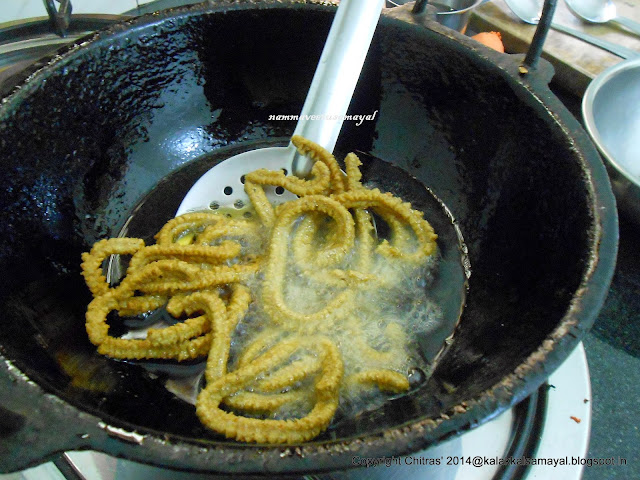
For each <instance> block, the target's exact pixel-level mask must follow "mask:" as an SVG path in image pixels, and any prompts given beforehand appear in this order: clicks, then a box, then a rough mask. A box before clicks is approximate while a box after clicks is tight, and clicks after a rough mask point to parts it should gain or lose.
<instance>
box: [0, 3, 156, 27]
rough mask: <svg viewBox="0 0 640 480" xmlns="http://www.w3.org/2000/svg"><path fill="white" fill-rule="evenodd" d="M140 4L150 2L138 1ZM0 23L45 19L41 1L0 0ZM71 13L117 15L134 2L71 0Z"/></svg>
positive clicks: (45, 12) (44, 9) (130, 6)
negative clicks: (37, 18) (26, 19)
mask: <svg viewBox="0 0 640 480" xmlns="http://www.w3.org/2000/svg"><path fill="white" fill-rule="evenodd" d="M138 1H139V3H140V4H143V3H148V2H149V1H152V0H146V1H145V0H138ZM0 2H1V3H2V6H1V7H0V23H4V22H9V21H13V20H20V19H23V18H31V17H45V16H46V15H47V10H46V8H45V6H44V2H43V1H42V0H0ZM71 5H72V6H73V13H110V14H118V13H122V12H125V11H127V10H131V9H133V8H136V6H137V4H136V0H71Z"/></svg>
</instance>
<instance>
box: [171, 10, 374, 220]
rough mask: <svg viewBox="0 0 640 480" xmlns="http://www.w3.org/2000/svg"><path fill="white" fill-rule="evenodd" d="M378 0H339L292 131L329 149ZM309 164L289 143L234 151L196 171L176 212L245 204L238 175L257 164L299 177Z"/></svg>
mask: <svg viewBox="0 0 640 480" xmlns="http://www.w3.org/2000/svg"><path fill="white" fill-rule="evenodd" d="M384 3H385V0H366V1H363V0H342V1H341V2H340V4H339V6H338V10H337V12H336V15H335V18H334V20H333V23H332V24H331V29H330V31H329V36H328V37H327V41H326V43H325V46H324V49H323V51H322V55H321V56H320V62H319V63H318V66H317V68H316V72H315V75H314V77H313V80H312V82H311V87H310V88H309V93H308V94H307V98H306V100H305V103H304V106H303V107H302V112H301V113H300V115H299V117H298V123H297V126H296V128H295V131H294V135H301V136H303V137H305V138H307V139H309V140H311V141H313V142H315V143H317V144H319V145H321V146H323V147H324V148H326V149H327V150H328V151H330V152H332V151H333V148H334V147H335V144H336V141H337V139H338V135H339V134H340V129H341V128H342V123H343V120H344V116H345V115H346V113H347V109H348V108H349V103H350V102H351V97H352V96H353V92H354V90H355V88H356V83H357V82H358V78H359V77H360V72H361V70H362V66H363V64H364V60H365V57H366V56H367V52H368V51H369V46H370V45H371V41H372V38H373V33H374V31H375V29H376V26H377V24H378V20H379V18H380V14H381V12H382V7H383V6H384ZM312 165H313V163H312V161H310V160H308V159H307V158H306V157H302V156H300V155H298V154H297V153H296V148H295V147H294V146H293V145H292V144H291V143H290V144H289V145H288V146H287V147H270V148H260V149H257V150H252V151H248V152H244V153H241V154H239V155H234V156H233V157H230V158H228V159H226V160H224V161H223V162H221V163H219V164H218V165H216V166H215V167H213V168H212V169H211V170H209V171H208V172H207V173H205V174H204V175H203V176H202V177H200V179H199V180H198V181H197V182H196V183H195V184H194V185H193V187H191V189H190V190H189V192H188V193H187V195H186V196H185V197H184V199H183V201H182V203H181V204H180V207H179V208H178V211H177V213H176V215H181V214H183V213H187V212H192V211H199V210H206V209H207V208H209V205H211V204H212V203H215V204H217V205H219V206H231V205H234V204H237V202H242V203H243V204H247V203H248V202H249V198H248V197H247V195H246V194H245V192H244V185H243V183H242V180H243V178H242V177H243V176H244V175H245V174H247V173H249V172H252V171H254V170H257V169H259V168H266V169H269V170H281V169H285V170H286V172H287V173H288V174H293V175H297V176H300V177H304V176H305V175H306V174H308V173H309V171H310V170H311V167H312ZM265 192H266V194H267V197H268V198H269V200H271V201H272V203H282V202H284V201H287V200H292V199H294V198H297V197H296V196H295V195H293V194H292V193H289V192H287V191H285V192H284V193H281V192H278V194H276V193H275V189H274V188H265Z"/></svg>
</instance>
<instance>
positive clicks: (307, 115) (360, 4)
mask: <svg viewBox="0 0 640 480" xmlns="http://www.w3.org/2000/svg"><path fill="white" fill-rule="evenodd" d="M384 4H385V0H366V1H365V0H342V1H341V2H340V5H339V7H338V11H337V12H336V16H335V18H334V20H333V23H332V24H331V30H330V31H329V36H328V37H327V41H326V43H325V46H324V49H323V51H322V55H321V57H320V62H319V63H318V66H317V68H316V72H315V75H314V77H313V80H312V82H311V87H310V88H309V93H308V94H307V99H306V101H305V103H304V106H303V107H302V112H301V113H300V116H299V117H298V124H297V126H296V129H295V131H294V135H301V136H303V137H305V138H308V139H309V140H312V141H314V142H315V143H318V144H319V145H321V146H323V147H324V148H326V149H327V150H328V151H330V152H331V151H333V148H334V147H335V145H336V141H337V140H338V135H339V134H340V130H341V128H342V124H343V122H344V117H345V115H346V113H347V110H348V109H349V104H350V103H351V97H352V96H353V92H354V91H355V89H356V84H357V83H358V78H360V72H361V70H362V66H363V64H364V60H365V58H366V56H367V52H368V51H369V46H370V45H371V40H372V38H373V33H374V32H375V29H376V26H377V25H378V19H379V18H380V14H381V13H382V7H383V6H384ZM293 150H295V149H293ZM312 165H313V164H312V162H310V161H309V160H308V159H306V157H303V156H301V155H297V154H295V157H294V159H293V164H292V170H293V174H294V175H297V176H299V177H305V176H306V175H307V174H308V173H309V171H310V170H311V167H312Z"/></svg>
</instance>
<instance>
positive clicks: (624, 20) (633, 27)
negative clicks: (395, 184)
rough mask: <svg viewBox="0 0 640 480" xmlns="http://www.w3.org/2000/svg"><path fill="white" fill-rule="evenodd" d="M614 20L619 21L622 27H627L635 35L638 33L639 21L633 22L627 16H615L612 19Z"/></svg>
mask: <svg viewBox="0 0 640 480" xmlns="http://www.w3.org/2000/svg"><path fill="white" fill-rule="evenodd" d="M613 21H614V22H616V23H619V24H620V25H622V26H623V27H626V28H628V29H629V30H631V31H632V32H633V33H635V34H636V35H640V23H638V22H634V21H633V20H631V19H630V18H627V17H616V18H614V19H613Z"/></svg>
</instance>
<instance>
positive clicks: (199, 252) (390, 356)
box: [82, 136, 437, 443]
mask: <svg viewBox="0 0 640 480" xmlns="http://www.w3.org/2000/svg"><path fill="white" fill-rule="evenodd" d="M292 143H293V144H294V145H295V147H296V148H297V149H298V151H299V152H300V154H302V155H305V156H307V157H308V158H310V159H312V160H313V161H314V165H313V168H312V170H311V174H310V176H309V178H307V179H301V178H297V177H294V176H287V175H285V173H284V172H282V171H278V172H272V171H267V170H257V171H255V172H251V173H249V174H247V175H246V176H245V191H246V193H247V195H248V196H249V198H250V200H251V202H252V206H253V208H254V209H255V211H256V214H257V218H258V219H259V221H253V220H242V219H231V218H227V217H225V216H224V215H218V214H216V213H212V212H196V213H188V214H185V215H181V216H179V217H176V218H174V219H172V220H170V221H168V222H167V223H166V224H165V225H164V226H163V227H162V229H161V230H160V231H159V232H158V233H157V234H156V236H155V238H156V244H155V245H150V246H145V244H144V242H143V241H142V240H140V239H129V238H118V239H110V240H102V241H100V242H97V243H96V244H95V245H94V246H93V248H92V249H91V251H90V252H88V253H85V254H83V257H82V259H83V262H82V274H83V276H84V278H85V281H86V283H87V285H88V287H89V289H90V291H91V293H92V294H93V296H94V299H93V300H92V301H91V303H90V304H89V306H88V308H87V313H86V330H87V333H88V336H89V339H90V341H91V342H92V343H94V344H95V345H96V346H97V347H98V352H99V353H101V354H104V355H108V356H110V357H113V358H118V359H173V360H177V361H183V360H193V359H197V358H204V357H206V359H207V360H206V366H205V371H204V378H205V387H204V388H203V389H202V390H201V392H200V393H199V395H198V397H197V401H196V413H197V415H198V417H199V418H200V420H201V421H202V423H203V424H204V425H206V426H207V427H208V428H210V429H212V430H214V431H216V432H218V433H220V434H222V435H224V436H226V437H228V438H234V439H236V440H239V441H245V442H260V443H298V442H303V441H307V440H310V439H312V438H314V437H315V436H317V435H318V434H320V433H321V432H322V431H324V430H325V429H326V428H327V426H328V425H329V423H330V422H331V420H332V418H333V416H334V414H335V412H336V409H337V408H338V404H339V400H340V395H341V390H344V391H345V392H347V391H348V392H352V393H353V392H359V391H361V390H363V389H366V388H370V387H377V388H378V389H379V390H381V391H385V392H391V393H400V392H404V391H406V390H408V388H409V382H408V379H407V376H406V375H404V374H403V373H400V370H402V368H403V367H402V363H401V362H400V361H399V360H398V359H399V358H403V357H404V356H405V355H406V353H405V350H406V349H407V345H408V339H407V336H406V332H405V331H404V329H403V328H402V327H401V326H400V325H398V323H396V322H395V321H394V320H393V319H391V320H389V319H382V318H380V319H376V322H375V323H376V324H375V325H370V324H367V323H366V322H365V321H364V320H363V319H362V318H361V316H360V314H359V308H358V306H359V302H365V301H368V299H371V298H374V297H372V295H373V296H375V294H376V293H377V292H378V291H380V292H382V291H383V290H385V289H387V288H390V286H391V285H393V283H394V282H395V281H396V280H397V277H395V276H393V275H392V276H391V277H390V278H386V275H388V273H381V271H383V272H389V271H391V270H389V269H386V270H385V269H384V268H383V269H382V270H380V264H382V265H383V266H387V264H398V265H399V268H397V269H396V270H397V271H401V272H404V274H405V275H410V272H411V271H412V270H411V268H421V266H423V265H424V263H425V260H426V258H427V257H429V256H430V255H432V254H433V252H434V251H435V248H436V246H435V240H436V238H437V236H436V235H435V233H434V232H433V229H432V228H431V226H430V225H429V223H428V222H427V221H426V220H424V218H423V216H422V214H421V213H420V212H418V211H416V210H414V209H413V208H412V207H411V205H410V204H408V203H405V202H403V201H402V200H401V199H399V198H397V197H394V196H393V195H391V194H389V193H382V192H380V191H379V190H377V189H374V190H369V189H367V188H366V187H365V186H363V184H362V174H361V171H360V166H361V162H360V160H359V158H358V157H357V156H356V155H355V154H349V155H347V157H346V158H345V172H346V175H345V174H343V172H342V171H341V169H340V165H339V164H338V162H337V161H336V159H335V157H334V156H333V155H331V154H330V153H329V152H327V151H326V150H324V149H322V148H321V147H319V146H318V145H317V144H315V143H313V142H310V141H308V140H306V139H304V138H302V137H298V136H295V137H293V138H292ZM266 187H269V188H272V187H282V188H285V189H287V190H289V191H290V192H292V193H293V194H295V195H297V196H299V198H298V199H297V200H293V201H289V202H286V203H283V204H281V205H278V206H277V207H274V206H273V205H271V203H270V202H269V199H268V197H267V195H266V193H265V188H266ZM374 213H375V215H377V218H378V217H379V218H380V221H383V222H384V223H386V224H387V227H388V230H389V232H390V235H389V238H388V239H384V240H380V239H378V238H377V237H376V230H375V226H374V221H373V214H374ZM111 255H126V256H130V260H129V262H128V266H127V268H126V272H125V275H124V277H123V278H122V279H121V281H120V283H119V284H117V285H116V286H110V285H109V284H108V283H107V278H106V276H105V275H104V264H105V260H107V259H108V258H109V257H110V256H111ZM398 262H400V263H398ZM394 275H395V274H394ZM292 278H293V279H294V282H298V281H299V282H300V284H297V283H293V284H292V283H291V281H292ZM116 280H120V279H116ZM112 283H115V282H112ZM294 287H295V288H294ZM305 289H306V290H307V291H309V290H311V291H313V293H314V295H315V296H314V297H313V300H311V297H308V298H307V297H303V298H307V301H306V303H305V302H304V301H303V302H300V301H295V302H294V301H292V300H294V297H295V296H296V295H298V294H300V292H302V294H304V291H305ZM161 308H164V309H165V310H166V312H167V314H169V315H170V316H172V317H173V319H174V320H175V323H173V324H171V325H166V326H164V327H161V328H158V327H153V328H149V329H148V330H147V332H146V338H122V337H114V336H112V335H110V333H109V330H110V321H111V320H110V319H111V318H112V315H113V314H114V313H115V314H117V315H118V316H121V317H127V316H137V315H142V314H146V313H147V312H150V311H153V310H157V309H161ZM248 317H251V318H252V319H253V320H247V318H248ZM256 319H262V320H260V321H261V322H262V323H261V324H259V326H258V328H255V327H252V328H253V330H252V333H251V334H248V335H247V334H246V333H245V334H244V335H245V336H246V338H236V336H237V335H238V333H237V328H239V327H238V325H239V324H241V323H242V322H250V321H258V320H256ZM242 328H244V329H246V328H247V327H246V326H243V327H242ZM369 331H371V332H373V333H371V335H364V334H363V333H364V332H369ZM371 339H377V340H371ZM380 339H384V341H381V340H380ZM234 342H235V343H237V342H240V346H239V347H238V346H236V347H234V348H232V344H233V343H234ZM370 342H371V343H370ZM343 348H347V349H349V351H348V352H346V351H341V349H343ZM232 350H233V351H232ZM347 353H348V355H347ZM346 357H348V359H347V360H345V358H346ZM353 359H357V362H356V363H355V364H354V365H352V364H351V363H350V364H349V366H348V368H349V370H348V372H347V373H345V368H346V364H345V362H346V361H348V362H353ZM358 362H359V363H358ZM343 377H344V378H343ZM291 412H303V413H291ZM256 415H262V416H269V417H270V418H255V416H256Z"/></svg>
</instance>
